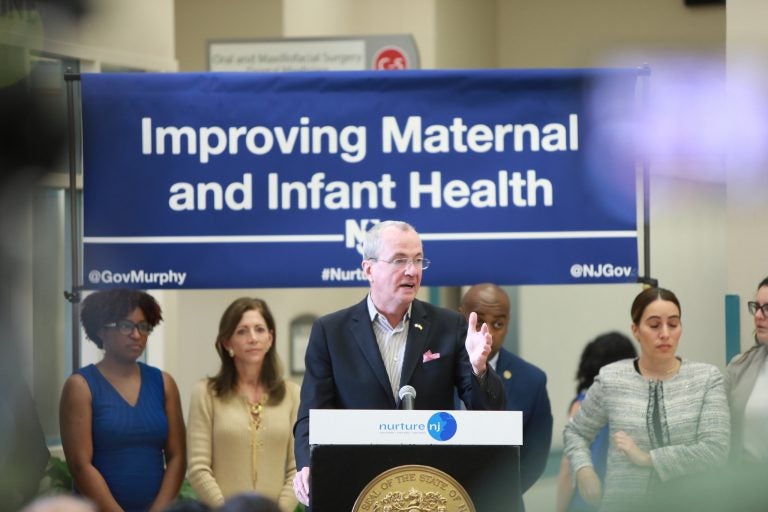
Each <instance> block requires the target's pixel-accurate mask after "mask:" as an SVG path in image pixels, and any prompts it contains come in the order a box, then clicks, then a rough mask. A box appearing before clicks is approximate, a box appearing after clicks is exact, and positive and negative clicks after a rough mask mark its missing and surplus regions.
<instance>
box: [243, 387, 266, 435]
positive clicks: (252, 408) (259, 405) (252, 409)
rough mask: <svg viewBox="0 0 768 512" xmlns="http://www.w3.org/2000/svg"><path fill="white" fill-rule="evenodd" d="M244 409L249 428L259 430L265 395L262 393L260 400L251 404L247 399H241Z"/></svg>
mask: <svg viewBox="0 0 768 512" xmlns="http://www.w3.org/2000/svg"><path fill="white" fill-rule="evenodd" d="M243 401H244V402H245V407H246V408H247V409H248V417H249V418H250V421H251V426H252V427H253V429H254V430H259V429H260V428H262V427H261V413H262V412H263V411H264V405H265V404H266V403H267V394H266V393H262V394H261V399H260V400H259V401H258V402H256V403H253V402H251V401H250V400H249V399H248V398H246V397H243Z"/></svg>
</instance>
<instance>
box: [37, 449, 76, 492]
mask: <svg viewBox="0 0 768 512" xmlns="http://www.w3.org/2000/svg"><path fill="white" fill-rule="evenodd" d="M73 488H74V486H73V485H72V475H70V473H69V466H67V463H66V462H64V460H63V459H60V458H59V457H51V458H50V459H48V466H47V467H46V468H45V473H44V474H43V479H42V480H41V482H40V490H39V494H65V493H71V492H72V489H73Z"/></svg>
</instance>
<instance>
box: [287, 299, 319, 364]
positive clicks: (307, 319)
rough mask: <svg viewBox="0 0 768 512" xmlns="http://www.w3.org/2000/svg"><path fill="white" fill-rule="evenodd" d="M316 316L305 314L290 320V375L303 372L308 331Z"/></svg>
mask: <svg viewBox="0 0 768 512" xmlns="http://www.w3.org/2000/svg"><path fill="white" fill-rule="evenodd" d="M316 318H317V316H315V315H309V314H305V315H299V316H297V317H296V318H294V319H293V320H291V327H290V330H291V338H290V342H291V351H290V352H291V353H290V357H291V375H302V374H303V373H304V353H305V352H306V351H307V343H308V342H309V332H310V331H311V330H312V323H313V322H314V321H315V319H316Z"/></svg>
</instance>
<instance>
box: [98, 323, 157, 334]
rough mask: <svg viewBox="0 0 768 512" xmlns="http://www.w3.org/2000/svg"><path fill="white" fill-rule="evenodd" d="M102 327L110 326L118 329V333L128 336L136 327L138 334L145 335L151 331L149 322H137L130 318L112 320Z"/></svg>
mask: <svg viewBox="0 0 768 512" xmlns="http://www.w3.org/2000/svg"><path fill="white" fill-rule="evenodd" d="M104 327H111V328H113V329H117V330H118V331H120V334H124V335H126V336H130V335H131V334H133V330H134V329H138V331H139V334H142V335H144V336H146V335H147V334H149V333H151V332H152V329H154V327H152V325H151V324H150V323H149V322H139V323H137V324H135V323H133V322H131V321H130V320H120V321H119V322H112V323H111V324H104Z"/></svg>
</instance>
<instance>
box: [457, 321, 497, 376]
mask: <svg viewBox="0 0 768 512" xmlns="http://www.w3.org/2000/svg"><path fill="white" fill-rule="evenodd" d="M467 321H468V322H469V327H468V328H467V340H466V341H465V342H464V346H465V347H466V349H467V353H468V354H469V362H470V363H471V364H472V371H473V372H474V373H475V375H477V376H481V375H483V374H485V370H486V363H487V362H488V355H489V354H490V353H491V343H492V341H493V338H492V336H491V334H490V333H489V332H488V324H486V323H483V325H482V326H480V330H478V329H477V313H475V312H474V311H473V312H472V313H470V314H469V318H468V319H467Z"/></svg>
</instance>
